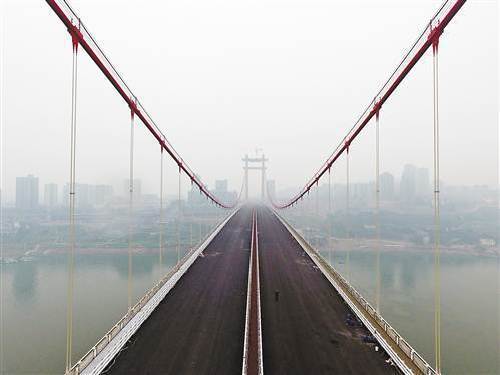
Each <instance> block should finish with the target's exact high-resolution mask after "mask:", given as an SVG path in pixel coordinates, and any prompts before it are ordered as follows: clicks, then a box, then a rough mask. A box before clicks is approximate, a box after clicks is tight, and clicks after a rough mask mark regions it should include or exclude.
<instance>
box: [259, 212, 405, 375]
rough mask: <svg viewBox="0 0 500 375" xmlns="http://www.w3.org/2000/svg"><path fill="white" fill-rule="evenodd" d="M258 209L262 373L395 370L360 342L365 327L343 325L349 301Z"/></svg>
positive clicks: (278, 224) (284, 231) (270, 217)
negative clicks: (346, 303) (345, 299)
mask: <svg viewBox="0 0 500 375" xmlns="http://www.w3.org/2000/svg"><path fill="white" fill-rule="evenodd" d="M258 215H259V216H258V220H259V251H260V267H261V268H260V277H261V305H262V338H263V350H264V373H269V374H326V373H336V374H390V373H394V372H395V368H394V367H391V366H389V365H388V364H386V363H385V359H387V356H386V355H385V354H382V353H381V352H378V353H377V352H375V351H374V348H373V346H371V345H368V344H366V343H364V342H363V339H362V337H363V335H367V334H368V331H367V330H366V329H365V328H355V327H349V326H347V325H346V323H345V320H346V316H347V314H348V312H349V310H348V307H347V306H346V305H345V304H344V302H343V300H342V298H341V297H340V296H339V295H338V294H337V292H336V291H335V289H334V288H333V286H332V285H331V284H330V283H329V282H328V280H327V279H326V278H325V277H324V276H323V274H322V273H321V271H320V270H319V269H317V267H316V266H315V265H314V263H313V262H312V261H311V259H310V258H309V257H308V256H307V254H306V253H305V252H304V250H303V249H302V248H301V246H300V245H299V244H298V243H297V242H296V240H295V239H294V238H293V237H292V235H291V234H290V233H289V232H288V230H287V229H286V228H285V227H284V226H283V224H282V223H281V222H280V221H279V220H278V219H277V218H276V216H274V214H273V213H272V212H271V211H270V210H269V209H266V208H263V209H260V210H259V213H258ZM276 291H279V298H278V301H276Z"/></svg>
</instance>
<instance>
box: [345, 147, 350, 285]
mask: <svg viewBox="0 0 500 375" xmlns="http://www.w3.org/2000/svg"><path fill="white" fill-rule="evenodd" d="M345 157H346V159H345V160H346V214H347V215H346V216H347V241H346V243H347V256H346V268H347V281H349V284H350V283H351V262H350V256H351V254H350V253H351V243H350V239H351V213H350V207H349V198H350V197H349V195H350V189H349V145H348V146H347V149H346V154H345Z"/></svg>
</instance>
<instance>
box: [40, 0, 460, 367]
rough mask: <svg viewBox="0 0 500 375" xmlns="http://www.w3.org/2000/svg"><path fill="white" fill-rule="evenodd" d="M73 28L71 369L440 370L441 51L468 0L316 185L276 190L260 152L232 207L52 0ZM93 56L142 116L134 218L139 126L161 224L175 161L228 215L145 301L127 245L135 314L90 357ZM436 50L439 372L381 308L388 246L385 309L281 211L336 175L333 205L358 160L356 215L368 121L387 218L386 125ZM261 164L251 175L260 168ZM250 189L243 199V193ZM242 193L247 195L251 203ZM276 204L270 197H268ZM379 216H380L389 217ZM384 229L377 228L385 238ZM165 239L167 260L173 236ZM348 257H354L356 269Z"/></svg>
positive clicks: (136, 116)
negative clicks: (79, 191)
mask: <svg viewBox="0 0 500 375" xmlns="http://www.w3.org/2000/svg"><path fill="white" fill-rule="evenodd" d="M46 1H47V3H48V5H49V6H50V7H51V9H52V10H53V11H54V13H55V15H57V17H58V18H59V20H60V21H61V22H62V23H63V25H64V27H65V28H66V29H67V31H68V32H69V36H70V38H69V40H70V42H71V43H72V54H73V67H72V92H71V96H72V101H71V103H72V104H71V106H72V112H71V113H72V116H71V139H70V144H71V155H70V165H71V170H70V178H69V181H70V183H69V224H70V235H69V244H68V280H67V283H68V296H67V300H68V305H67V317H66V318H67V319H66V323H67V325H66V331H67V338H66V342H67V344H66V368H65V372H66V374H99V373H114V374H123V373H127V374H132V373H137V374H143V373H162V374H167V373H168V374H201V373H203V374H204V373H217V374H235V373H239V372H241V373H242V374H262V373H264V372H267V373H271V374H281V373H283V374H285V373H286V374H290V373H298V374H320V373H330V372H333V373H352V374H360V373H366V374H379V373H380V374H386V373H404V374H426V375H431V374H440V373H441V372H442V364H441V314H440V305H441V296H440V230H441V229H440V182H439V181H440V164H439V161H440V154H439V152H440V148H439V147H440V139H439V100H438V99H439V91H438V86H439V65H438V56H439V54H438V51H439V47H440V43H439V42H440V40H441V39H442V38H443V37H442V34H443V31H444V30H445V28H446V27H447V26H448V24H450V22H452V21H453V20H454V18H455V16H457V14H459V12H460V10H461V8H462V6H463V5H464V3H465V0H448V1H445V2H444V3H443V4H442V5H441V6H440V7H439V9H438V10H437V11H436V13H435V14H433V15H430V18H429V23H428V24H427V25H425V27H424V28H423V30H422V32H421V34H420V35H419V36H418V38H417V39H416V41H415V42H414V43H413V44H412V45H411V46H410V48H409V49H408V52H407V54H405V56H403V58H402V59H401V62H400V63H399V64H398V66H397V67H396V68H395V69H394V71H393V72H392V73H391V74H390V76H389V78H388V79H387V81H386V82H385V83H384V84H383V85H382V87H381V88H380V90H379V92H378V93H377V94H376V95H375V97H374V98H373V99H372V100H371V101H370V102H369V103H368V105H367V106H366V108H365V110H364V111H363V112H362V114H361V116H359V118H358V120H357V121H356V123H355V124H354V125H353V126H352V128H351V129H350V131H349V132H348V133H347V134H346V135H345V136H344V138H343V139H342V140H341V141H340V142H339V144H338V146H337V147H336V148H335V149H334V150H333V152H332V154H331V156H330V157H329V158H328V159H327V160H326V161H325V162H324V163H323V164H322V165H321V166H320V168H319V169H318V170H317V171H316V172H315V173H314V174H313V175H312V177H311V178H310V179H309V180H308V182H307V183H306V184H305V185H304V187H303V188H302V189H301V190H300V191H299V192H298V193H297V194H296V195H294V196H293V197H292V198H291V199H289V200H287V201H275V197H274V194H266V192H265V186H266V185H265V182H266V181H265V179H266V177H265V176H266V169H267V168H268V167H267V166H266V165H265V163H266V162H267V161H268V159H266V157H265V156H264V155H262V157H255V158H249V157H248V155H246V156H245V157H244V159H243V161H244V162H245V165H244V172H245V177H244V181H243V184H242V189H241V192H240V197H239V198H238V199H237V201H234V202H227V201H223V200H221V199H220V198H219V197H218V196H216V194H214V193H213V192H211V191H210V190H208V189H207V187H206V184H204V183H203V181H202V180H201V179H200V178H199V177H198V175H197V174H196V173H195V172H194V170H193V169H192V168H191V167H190V166H189V165H188V164H187V163H186V162H185V161H184V159H183V158H182V157H181V155H180V154H179V153H178V152H177V151H176V150H175V149H174V147H173V146H172V144H171V143H170V142H169V141H168V139H167V137H166V136H165V134H164V133H163V132H162V131H161V129H160V127H159V125H157V124H156V123H155V121H154V120H153V117H152V116H151V115H150V114H149V113H148V112H147V111H146V109H145V107H144V105H143V103H141V101H140V100H139V98H138V97H137V96H136V94H135V93H134V92H132V90H131V89H130V87H129V86H128V85H127V83H126V82H125V80H124V79H123V77H122V76H121V75H120V74H119V73H118V72H117V70H116V69H115V67H114V65H113V63H112V62H111V61H110V59H109V58H108V57H107V56H106V55H105V54H104V52H103V50H102V48H101V47H100V46H99V44H98V43H97V41H96V38H94V36H93V35H92V34H91V33H90V32H89V30H88V29H87V27H86V26H85V24H84V22H83V21H82V20H81V19H80V17H79V16H78V15H77V14H76V12H75V11H74V10H73V9H72V8H71V6H70V5H69V4H68V3H67V2H66V1H65V0H46ZM81 50H83V51H84V52H85V53H86V55H87V56H88V57H90V59H91V60H92V61H93V62H94V63H95V65H96V66H97V67H98V69H99V70H100V71H101V72H102V74H103V75H104V77H105V78H106V79H107V80H108V81H109V82H110V83H111V85H112V86H113V87H114V89H115V90H116V92H117V93H118V95H119V96H120V97H121V98H122V99H123V101H124V104H125V105H126V106H127V107H128V109H129V110H130V124H129V125H130V144H129V156H130V160H129V173H130V174H129V181H130V186H129V197H128V200H129V201H128V204H129V215H130V218H132V216H133V214H134V204H135V202H134V183H133V181H134V145H135V143H134V130H135V129H136V128H137V127H138V126H144V127H145V128H146V129H147V130H148V132H149V134H150V135H151V137H153V138H154V140H155V141H156V142H157V143H158V157H159V158H160V160H161V170H160V171H159V175H160V207H159V222H160V225H163V223H164V222H165V219H164V209H163V207H164V196H163V194H164V191H163V190H164V189H163V179H164V177H163V162H164V159H165V158H170V159H171V160H172V161H173V162H174V163H175V165H176V166H177V167H178V174H179V180H178V200H179V210H178V211H179V215H181V212H182V207H181V203H180V202H181V198H180V195H181V176H183V175H184V176H185V177H187V180H188V181H190V183H191V185H192V186H193V187H195V188H197V189H198V190H199V193H200V194H201V195H203V196H205V197H206V199H207V200H209V201H210V202H212V204H213V206H214V207H216V208H217V209H218V210H220V214H218V216H217V218H218V220H217V223H216V225H214V226H213V228H212V229H211V230H210V231H208V232H207V233H206V235H205V236H204V237H203V238H202V236H201V235H200V236H199V237H200V238H199V243H198V244H196V245H193V246H192V247H191V248H190V249H189V251H188V252H187V253H185V254H181V252H180V249H179V242H180V239H179V229H178V228H177V242H178V244H177V259H176V264H175V266H174V267H173V268H172V269H171V270H169V271H168V273H167V274H165V275H162V276H161V278H160V279H159V281H158V282H157V283H156V284H155V285H154V287H153V288H152V289H151V290H149V291H148V292H147V293H146V294H145V295H144V296H143V297H142V298H141V299H139V301H134V300H133V297H132V289H133V285H132V283H133V281H132V277H131V273H132V267H133V251H132V249H133V241H134V239H133V235H132V230H131V229H130V228H129V237H128V273H129V277H128V286H127V287H128V309H127V311H126V312H124V315H123V317H122V318H121V319H120V320H119V321H118V322H117V323H116V324H115V325H114V326H113V327H110V329H109V331H108V332H103V336H102V338H101V339H100V340H99V341H98V342H97V343H96V344H95V346H93V347H92V348H89V350H88V352H87V353H86V354H85V355H83V357H81V358H80V359H77V360H75V358H74V357H75V353H74V352H73V326H74V321H73V320H74V319H73V316H74V311H73V309H74V283H75V280H74V262H75V261H74V253H75V244H76V241H77V238H76V234H75V220H76V214H75V210H76V208H75V199H76V176H77V173H78V169H77V163H76V160H77V156H78V155H77V147H76V145H77V133H78V132H77V120H78V116H77V104H78V101H77V94H78V89H77V88H78V60H79V58H80V53H81ZM426 56H430V58H432V61H433V98H434V108H433V129H434V130H433V144H434V147H433V181H434V186H433V194H434V195H433V196H434V199H433V202H434V228H435V236H434V241H435V243H434V262H435V263H434V269H435V273H434V283H435V288H434V313H435V315H434V337H435V341H434V343H433V347H434V353H435V356H434V357H435V358H434V363H432V364H430V363H429V362H428V361H426V359H425V358H424V357H423V356H422V355H421V354H419V353H418V352H417V351H416V350H415V349H414V348H413V347H412V346H411V343H409V342H408V341H407V340H406V339H405V338H404V337H403V336H402V335H401V334H399V333H398V332H397V331H396V330H395V329H394V328H393V327H392V326H391V325H390V323H389V322H388V321H386V320H385V319H384V317H383V316H382V314H381V312H380V305H379V298H380V259H379V258H380V256H379V252H377V261H376V267H377V272H376V275H377V277H376V280H374V283H375V288H376V290H377V292H376V298H375V301H374V305H372V304H371V303H370V302H368V300H367V299H366V298H365V297H364V296H363V295H361V293H360V292H359V291H357V290H356V289H355V288H354V287H353V286H352V284H351V282H350V276H349V273H348V276H347V277H344V276H342V275H341V273H340V272H338V270H337V269H336V267H335V264H334V263H332V262H331V260H330V261H329V260H327V259H325V258H324V257H323V256H322V255H321V254H320V253H319V252H318V249H316V248H315V247H314V246H312V245H311V243H310V242H309V241H307V240H306V238H304V236H303V233H301V232H300V231H298V230H297V229H295V228H294V227H293V226H292V224H291V223H290V222H289V221H287V220H286V219H285V217H284V215H283V212H286V211H287V210H290V209H293V208H294V207H297V206H300V205H301V204H302V202H303V201H305V200H307V199H309V198H310V193H311V192H313V191H314V190H316V192H317V191H318V185H319V182H320V181H321V180H322V179H328V190H329V194H328V198H329V207H328V211H329V212H331V210H332V194H331V190H332V183H331V180H332V176H331V175H332V167H333V166H334V165H335V163H337V162H338V161H339V160H340V158H341V157H343V158H345V161H346V171H345V176H346V181H347V207H348V208H349V183H350V169H349V168H350V167H349V158H350V149H351V145H352V144H353V143H354V142H356V139H357V137H358V136H359V135H360V134H361V133H362V132H363V131H364V129H365V128H366V127H368V126H370V124H373V125H372V126H374V127H375V129H376V133H375V137H376V139H375V145H376V149H375V154H376V165H375V171H374V178H375V187H374V189H375V191H374V194H375V197H376V207H375V212H376V213H377V215H378V212H379V201H380V157H379V153H380V150H379V148H380V147H379V144H380V140H379V138H380V137H379V127H380V122H381V118H382V116H381V114H382V111H383V109H385V105H386V102H387V101H388V99H389V98H390V97H391V96H393V95H396V93H397V88H398V86H399V85H400V84H401V83H402V82H403V81H404V80H405V78H406V77H407V76H408V75H409V74H410V72H411V71H412V69H413V68H414V67H415V66H416V65H417V64H418V63H419V62H420V61H421V60H422V59H423V58H425V57H426ZM252 162H253V163H258V164H259V166H256V167H255V166H254V167H251V166H249V163H252ZM250 169H257V170H260V171H261V173H262V181H261V185H262V186H261V197H262V201H260V202H257V203H255V202H253V203H252V202H249V201H248V170H250ZM243 191H244V192H245V193H244V194H243V193H242V192H243ZM243 195H244V196H243ZM266 197H267V200H266ZM377 217H378V216H377ZM379 228H380V224H379V221H378V220H377V222H376V233H377V238H379V237H380V229H379ZM161 233H162V231H160V239H159V243H160V245H159V256H160V259H161V257H162V252H163V248H164V240H163V239H162V235H161ZM348 262H349V258H347V263H348Z"/></svg>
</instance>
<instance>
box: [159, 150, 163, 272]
mask: <svg viewBox="0 0 500 375" xmlns="http://www.w3.org/2000/svg"><path fill="white" fill-rule="evenodd" d="M160 152H161V155H160V251H159V253H160V254H159V255H160V259H159V262H160V267H159V268H160V277H161V276H162V268H163V146H162V145H160Z"/></svg>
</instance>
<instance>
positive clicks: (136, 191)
mask: <svg viewBox="0 0 500 375" xmlns="http://www.w3.org/2000/svg"><path fill="white" fill-rule="evenodd" d="M132 188H133V196H134V199H140V198H141V195H142V191H141V180H140V179H138V178H134V183H133V187H132ZM123 191H124V193H125V196H127V197H128V195H129V194H130V179H128V178H127V179H126V180H125V181H124V182H123Z"/></svg>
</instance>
